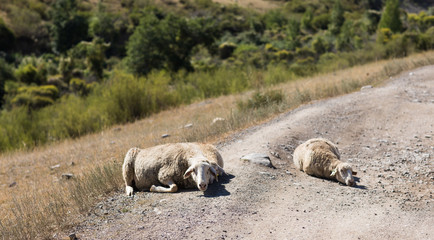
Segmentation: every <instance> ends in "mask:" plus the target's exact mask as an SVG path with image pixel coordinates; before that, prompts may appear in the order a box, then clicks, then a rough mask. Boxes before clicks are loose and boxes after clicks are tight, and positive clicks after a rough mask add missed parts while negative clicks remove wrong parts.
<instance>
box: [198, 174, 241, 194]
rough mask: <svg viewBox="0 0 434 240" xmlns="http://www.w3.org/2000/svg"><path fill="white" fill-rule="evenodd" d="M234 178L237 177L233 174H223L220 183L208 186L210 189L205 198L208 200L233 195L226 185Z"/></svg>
mask: <svg viewBox="0 0 434 240" xmlns="http://www.w3.org/2000/svg"><path fill="white" fill-rule="evenodd" d="M234 177H235V176H234V175H232V174H228V173H226V174H223V175H222V176H220V177H219V181H218V182H214V183H213V184H210V185H209V186H208V189H207V190H206V191H205V192H204V194H203V196H204V197H206V198H214V197H221V196H229V195H231V193H230V192H229V191H228V190H226V187H225V184H228V183H229V182H230V181H231V179H233V178H234Z"/></svg>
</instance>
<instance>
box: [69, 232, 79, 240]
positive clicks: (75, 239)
mask: <svg viewBox="0 0 434 240" xmlns="http://www.w3.org/2000/svg"><path fill="white" fill-rule="evenodd" d="M68 237H69V239H70V240H77V239H78V238H77V235H75V233H71V234H69V235H68Z"/></svg>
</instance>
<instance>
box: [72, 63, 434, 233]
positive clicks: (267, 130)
mask: <svg viewBox="0 0 434 240" xmlns="http://www.w3.org/2000/svg"><path fill="white" fill-rule="evenodd" d="M314 137H325V138H328V139H330V140H332V141H333V142H335V143H337V144H338V145H337V146H338V147H339V150H340V152H341V157H342V159H343V160H344V161H347V162H350V163H351V164H352V165H353V169H354V170H356V171H358V175H357V178H356V180H357V187H354V188H352V187H347V186H344V185H341V184H339V183H337V182H334V181H329V180H323V179H319V178H315V177H310V176H307V175H306V174H304V173H303V172H300V171H298V170H296V169H295V168H294V165H293V163H292V155H291V154H292V153H293V151H294V149H295V147H296V146H297V145H298V144H300V143H302V142H304V141H306V140H308V139H310V138H314ZM433 138H434V67H433V66H430V67H425V68H420V69H417V70H415V71H413V72H411V73H410V72H407V73H405V74H402V75H401V76H398V77H394V78H393V79H392V80H391V81H389V82H388V83H387V84H386V85H385V86H381V87H375V88H370V89H366V90H363V91H360V92H356V93H353V94H349V95H345V96H342V97H338V98H333V99H329V100H325V101H318V102H314V103H312V104H309V105H305V106H303V107H301V108H298V109H296V110H294V111H291V112H288V113H285V114H282V115H281V116H279V117H278V118H276V119H274V120H272V121H270V122H268V123H266V124H263V125H260V126H256V127H254V128H251V129H248V130H246V131H244V132H242V133H240V134H238V135H236V136H233V137H232V139H230V140H229V141H226V142H225V143H222V144H220V145H219V146H218V147H219V149H220V151H221V153H222V156H223V158H224V160H225V169H226V171H227V173H228V175H227V176H223V178H222V179H221V180H220V182H219V183H218V184H216V183H214V184H213V185H211V186H210V188H209V189H208V191H207V192H205V194H203V193H202V192H200V191H198V190H182V191H180V192H178V193H175V194H158V193H149V192H139V193H137V194H136V195H135V196H134V197H133V198H131V197H127V196H125V194H124V192H118V193H116V194H114V195H113V196H112V197H110V198H108V199H106V200H104V201H103V202H101V203H99V204H98V205H97V206H96V207H95V208H94V209H93V210H92V211H91V212H90V213H89V216H87V217H86V219H84V220H83V222H82V224H81V225H79V226H77V227H76V228H75V229H74V232H75V233H76V234H77V237H79V238H80V239H434V227H433V226H434V209H433V191H434V188H433V186H434V161H433V159H434V139H433ZM252 152H258V153H268V154H269V155H270V157H271V160H272V162H273V164H274V166H275V167H276V169H272V168H267V167H265V166H259V165H254V164H250V163H246V162H243V161H241V160H240V157H241V156H243V155H244V154H247V153H252ZM272 152H273V153H274V154H271V153H272ZM276 156H278V157H276Z"/></svg>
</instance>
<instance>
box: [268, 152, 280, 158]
mask: <svg viewBox="0 0 434 240" xmlns="http://www.w3.org/2000/svg"><path fill="white" fill-rule="evenodd" d="M270 153H271V155H273V156H275V157H276V158H280V155H279V153H277V152H270Z"/></svg>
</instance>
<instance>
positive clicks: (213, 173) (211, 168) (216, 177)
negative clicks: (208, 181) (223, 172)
mask: <svg viewBox="0 0 434 240" xmlns="http://www.w3.org/2000/svg"><path fill="white" fill-rule="evenodd" d="M209 170H210V171H211V173H212V175H214V177H215V180H216V182H218V181H219V179H218V176H219V175H218V174H217V172H216V170H215V169H214V168H213V167H212V166H210V167H209Z"/></svg>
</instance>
